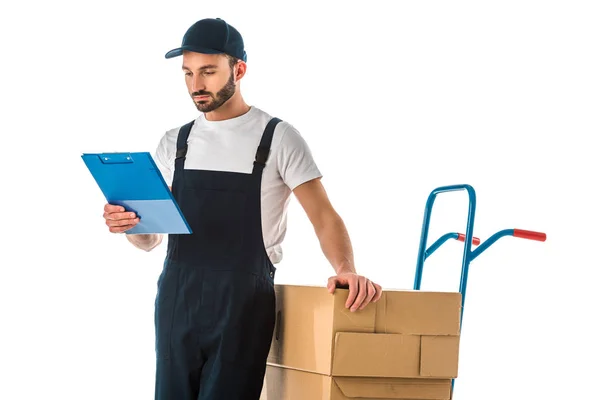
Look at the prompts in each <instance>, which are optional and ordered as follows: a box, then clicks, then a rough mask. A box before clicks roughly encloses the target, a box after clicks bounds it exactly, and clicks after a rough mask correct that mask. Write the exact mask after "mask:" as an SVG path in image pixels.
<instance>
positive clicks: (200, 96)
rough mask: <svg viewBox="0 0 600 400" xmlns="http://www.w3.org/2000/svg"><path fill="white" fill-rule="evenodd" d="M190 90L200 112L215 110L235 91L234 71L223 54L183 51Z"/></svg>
mask: <svg viewBox="0 0 600 400" xmlns="http://www.w3.org/2000/svg"><path fill="white" fill-rule="evenodd" d="M182 70H183V72H184V74H185V84H186V85H187V88H188V92H189V93H190V96H191V97H192V100H193V101H194V104H195V105H196V108H197V109H198V111H200V112H205V113H206V112H210V111H214V110H216V109H217V108H219V107H220V106H221V105H223V104H224V103H225V102H226V101H227V100H229V99H230V98H231V97H232V96H233V95H234V93H235V90H236V86H235V79H234V72H233V71H232V69H231V68H230V67H229V60H228V59H227V57H225V56H224V55H222V54H200V53H194V52H189V51H186V52H184V53H183V66H182Z"/></svg>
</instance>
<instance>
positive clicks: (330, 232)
mask: <svg viewBox="0 0 600 400" xmlns="http://www.w3.org/2000/svg"><path fill="white" fill-rule="evenodd" d="M315 232H316V234H317V237H318V238H319V242H320V244H321V249H322V251H323V254H324V255H325V257H326V258H327V260H328V261H329V263H330V264H331V266H332V267H333V269H334V270H335V273H336V274H339V273H342V272H353V273H356V269H355V267H354V254H353V250H352V243H351V241H350V235H348V231H347V229H346V225H345V224H344V221H343V220H342V218H341V217H340V216H339V215H338V214H336V213H332V214H331V215H330V216H328V217H327V218H326V219H325V220H324V221H323V223H322V224H321V226H319V227H318V228H316V229H315Z"/></svg>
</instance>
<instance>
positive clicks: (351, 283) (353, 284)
mask: <svg viewBox="0 0 600 400" xmlns="http://www.w3.org/2000/svg"><path fill="white" fill-rule="evenodd" d="M348 289H349V292H348V299H347V300H346V308H350V306H351V305H352V304H353V303H354V301H355V300H356V296H357V295H358V279H356V275H351V276H350V278H348Z"/></svg>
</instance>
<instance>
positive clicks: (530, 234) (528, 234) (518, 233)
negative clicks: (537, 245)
mask: <svg viewBox="0 0 600 400" xmlns="http://www.w3.org/2000/svg"><path fill="white" fill-rule="evenodd" d="M513 236H514V237H518V238H522V239H530V240H538V241H540V242H545V241H546V234H545V233H543V232H534V231H526V230H523V229H515V230H514V234H513Z"/></svg>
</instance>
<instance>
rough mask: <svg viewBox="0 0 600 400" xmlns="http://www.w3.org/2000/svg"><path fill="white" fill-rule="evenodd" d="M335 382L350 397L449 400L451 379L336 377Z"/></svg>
mask: <svg viewBox="0 0 600 400" xmlns="http://www.w3.org/2000/svg"><path fill="white" fill-rule="evenodd" d="M334 383H335V385H336V386H337V388H338V389H339V391H340V392H341V393H342V395H343V396H344V397H346V398H349V399H411V400H448V399H450V392H451V390H452V380H450V379H419V378H417V379H410V378H409V379H407V378H334Z"/></svg>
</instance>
